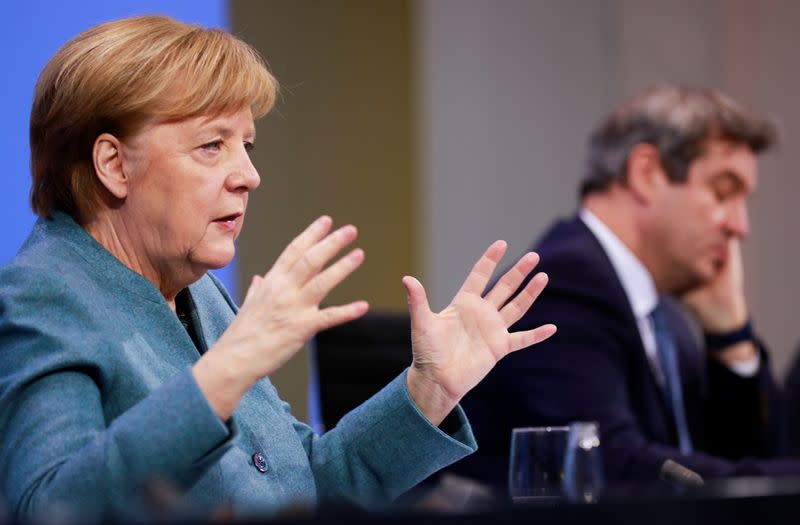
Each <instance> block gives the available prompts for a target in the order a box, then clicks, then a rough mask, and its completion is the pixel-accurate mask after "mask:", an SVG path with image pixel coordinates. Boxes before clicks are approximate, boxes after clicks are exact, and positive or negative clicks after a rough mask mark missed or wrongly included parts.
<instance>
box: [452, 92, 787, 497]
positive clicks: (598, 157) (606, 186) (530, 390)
mask: <svg viewBox="0 0 800 525" xmlns="http://www.w3.org/2000/svg"><path fill="white" fill-rule="evenodd" d="M774 140H775V128H774V126H773V125H772V123H770V122H769V121H768V120H766V119H763V118H761V117H758V116H755V115H752V114H750V113H749V112H748V111H746V110H745V109H744V108H742V107H741V106H740V105H739V104H737V103H736V102H735V101H733V100H731V99H730V98H728V97H727V96H725V95H723V94H721V93H719V92H716V91H713V90H710V89H702V88H692V87H677V86H665V87H659V88H656V89H652V90H649V91H647V92H644V93H641V94H639V95H638V96H636V97H634V98H632V99H630V100H627V101H625V102H623V103H622V104H621V105H620V106H619V107H617V108H616V109H615V110H613V112H612V113H611V114H610V115H608V116H607V118H606V119H605V120H604V121H603V122H602V123H601V124H600V125H599V127H598V128H597V129H596V130H595V131H594V132H593V134H592V135H591V137H590V140H589V145H588V152H587V159H586V168H587V172H586V175H585V178H584V180H583V181H582V184H581V188H580V197H581V202H580V210H579V211H578V213H577V214H576V215H575V216H573V217H572V218H570V219H567V220H563V221H560V222H557V223H556V224H555V225H554V226H552V228H551V229H550V230H549V231H548V232H547V233H546V234H545V235H544V237H543V238H542V239H541V240H540V241H539V242H538V243H537V244H536V245H535V246H534V248H533V249H534V250H535V251H537V252H538V253H539V254H540V256H541V265H540V267H541V269H542V270H543V271H545V272H547V273H548V275H549V277H550V284H549V285H548V287H547V290H545V292H544V293H543V295H542V296H541V297H540V298H539V300H538V302H537V308H536V309H535V311H533V310H532V311H530V312H528V313H527V314H526V315H525V316H524V317H523V318H522V319H521V320H520V321H519V322H518V323H517V325H516V329H518V330H525V329H528V328H530V327H533V326H538V325H539V324H541V323H543V322H548V323H550V322H552V323H555V324H556V325H557V326H558V333H557V334H556V335H555V336H554V337H553V338H552V339H550V340H549V341H547V342H545V343H543V344H542V345H539V346H538V347H537V348H535V349H527V350H525V351H522V352H518V353H516V354H514V355H513V356H511V357H510V358H509V359H507V360H506V361H504V362H502V363H501V364H500V366H498V367H497V368H495V370H494V371H493V372H492V373H491V374H490V375H489V377H487V379H486V380H484V381H483V383H481V385H480V386H479V387H478V388H477V389H476V390H475V391H473V393H472V394H471V395H470V396H468V397H467V398H466V399H465V401H464V405H465V408H466V409H467V412H468V414H469V416H470V421H471V422H472V423H473V428H474V429H475V431H476V436H477V439H478V443H479V445H480V448H479V451H478V453H477V455H476V456H475V457H474V458H473V459H469V460H467V461H465V462H463V464H460V465H458V470H459V472H461V473H462V474H466V475H469V476H471V477H474V478H478V479H481V480H484V481H487V482H489V483H491V484H492V485H495V486H503V485H504V484H505V483H506V479H507V469H508V450H509V442H510V436H511V430H512V428H514V427H521V426H538V425H563V424H568V423H569V422H572V421H596V422H598V423H599V429H600V435H601V444H602V451H603V458H604V463H605V471H606V476H607V477H608V478H609V479H610V480H611V481H623V480H624V481H633V480H655V479H657V478H658V476H659V473H660V470H661V469H662V466H663V465H664V463H665V461H667V460H668V459H672V460H673V461H676V462H677V463H679V464H681V465H684V466H686V467H688V468H690V469H692V470H694V471H696V472H698V473H699V474H700V475H702V476H707V477H719V476H731V475H758V474H783V473H793V472H794V473H800V461H794V460H787V459H784V460H769V459H766V458H773V457H775V456H776V455H777V454H779V453H780V452H781V451H782V449H783V447H784V445H785V443H783V442H782V439H781V435H782V431H781V428H780V427H781V426H782V425H781V421H780V419H781V418H780V417H779V416H778V414H777V408H776V407H777V392H776V388H775V384H774V381H773V379H772V377H771V375H770V370H769V363H768V355H767V353H766V351H765V349H764V348H763V346H762V345H760V344H759V343H758V341H757V339H756V338H755V336H754V334H753V330H752V326H751V324H750V321H749V312H748V309H747V305H746V302H745V298H744V289H743V282H742V281H743V279H742V267H741V255H740V250H739V241H740V240H741V239H742V238H744V237H745V236H746V235H747V233H748V216H747V200H748V197H749V196H750V194H751V193H752V192H753V191H754V190H755V189H756V186H757V184H758V171H757V159H756V156H757V155H758V154H759V153H763V152H765V151H766V150H768V149H769V148H770V147H771V145H772V144H773V142H774ZM676 300H680V301H681V302H682V303H683V306H685V307H686V309H684V308H682V307H681V306H679V305H678V303H677V301H676ZM687 310H688V311H689V312H691V314H693V316H694V317H695V319H696V321H697V325H698V326H699V327H700V329H701V331H702V334H701V336H700V337H697V334H696V333H695V332H694V331H693V330H692V329H691V327H690V324H689V323H688V322H687V321H688V319H687V317H686V315H685V314H686V311H687Z"/></svg>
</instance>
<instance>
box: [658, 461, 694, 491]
mask: <svg viewBox="0 0 800 525" xmlns="http://www.w3.org/2000/svg"><path fill="white" fill-rule="evenodd" d="M658 478H659V479H660V480H661V481H666V482H667V483H669V484H670V485H672V486H674V487H679V488H691V489H696V488H700V487H702V486H703V485H705V482H704V481H703V478H702V477H700V474H698V473H697V472H695V471H694V470H690V469H688V468H686V467H684V466H683V465H681V464H680V463H677V462H675V461H672V460H671V459H668V460H666V461H665V462H664V463H663V464H662V465H661V468H660V469H659V471H658Z"/></svg>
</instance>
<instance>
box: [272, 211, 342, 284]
mask: <svg viewBox="0 0 800 525" xmlns="http://www.w3.org/2000/svg"><path fill="white" fill-rule="evenodd" d="M332 224H333V220H332V219H331V218H330V217H328V216H327V215H323V216H322V217H320V218H318V219H317V220H315V221H314V222H312V223H311V224H310V225H309V226H308V227H307V228H306V229H305V230H303V232H302V233H301V234H300V235H298V236H297V237H295V238H294V239H292V242H290V243H289V245H288V246H286V248H285V249H284V250H283V252H282V253H281V254H280V255H279V256H278V260H277V261H275V265H274V266H273V268H275V269H277V270H280V271H288V270H289V268H291V267H292V266H294V264H295V263H296V262H297V260H298V259H300V257H302V256H303V254H304V253H305V252H307V251H308V249H309V248H311V246H313V245H314V244H315V243H317V242H319V240H320V239H322V238H323V237H325V235H327V233H328V232H329V231H330V229H331V225H332Z"/></svg>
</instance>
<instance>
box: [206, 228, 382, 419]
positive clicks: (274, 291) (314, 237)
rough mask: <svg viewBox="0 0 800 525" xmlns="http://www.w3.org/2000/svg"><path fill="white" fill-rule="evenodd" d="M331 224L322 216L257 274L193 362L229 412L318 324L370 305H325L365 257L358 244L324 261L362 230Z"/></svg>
mask: <svg viewBox="0 0 800 525" xmlns="http://www.w3.org/2000/svg"><path fill="white" fill-rule="evenodd" d="M331 225H332V221H331V218H330V217H328V216H323V217H320V218H319V219H317V220H316V221H314V222H313V223H312V224H311V225H310V226H309V227H308V228H306V229H305V231H303V232H302V233H301V234H300V235H298V236H297V237H296V238H295V239H294V240H293V241H292V242H291V243H289V245H288V246H287V247H286V249H285V250H284V251H283V253H281V255H280V256H279V257H278V260H277V261H276V262H275V264H274V265H273V266H272V268H271V269H270V270H269V271H268V272H267V273H266V274H265V275H263V276H255V277H253V281H252V283H251V284H250V288H249V289H248V290H247V294H246V295H245V299H244V302H243V303H242V306H241V308H240V309H239V313H238V315H237V316H236V318H235V319H234V321H233V322H232V323H231V325H230V326H229V327H228V329H227V330H226V331H225V333H224V334H223V335H222V337H220V339H219V341H218V342H217V344H216V345H214V347H213V348H212V349H211V350H209V351H208V352H206V354H205V355H204V356H203V358H201V359H200V361H198V362H197V364H196V365H195V369H194V373H195V378H196V379H197V381H198V383H199V384H200V387H201V389H202V390H203V392H204V393H205V394H206V397H207V398H208V399H209V402H210V403H211V405H212V406H213V407H214V408H215V410H216V411H217V414H218V415H220V417H221V418H222V419H223V420H224V419H227V417H228V416H230V413H231V412H232V411H233V409H234V408H235V407H236V404H238V401H239V399H240V398H241V396H242V395H244V392H246V391H247V389H249V388H250V386H252V384H253V383H255V381H257V380H259V379H261V378H262V377H264V376H268V375H270V374H272V373H273V372H275V371H276V370H278V369H279V368H280V367H281V366H283V364H284V363H286V361H288V360H289V359H290V358H291V357H292V356H293V355H294V354H295V353H297V351H298V350H300V348H302V346H303V345H304V344H305V343H306V341H308V340H309V339H310V338H311V337H313V336H314V335H315V334H316V333H317V332H319V331H320V330H324V329H326V328H330V327H332V326H336V325H339V324H342V323H346V322H348V321H351V320H353V319H356V318H358V317H361V316H362V315H364V314H365V313H366V312H367V309H368V305H367V303H366V301H355V302H352V303H349V304H345V305H341V306H330V307H327V308H321V307H320V302H322V300H323V299H324V298H325V297H326V296H327V295H328V293H329V292H330V291H331V290H332V289H333V288H335V287H336V286H337V285H338V284H339V283H341V282H342V281H343V280H344V279H345V278H346V277H347V276H349V275H350V274H351V273H353V271H355V270H356V268H358V267H359V266H360V265H361V263H362V262H363V261H364V252H363V250H361V249H360V248H355V249H353V250H351V251H350V252H349V253H347V254H346V255H345V256H343V257H341V258H340V259H338V260H337V261H335V262H334V263H333V264H331V265H330V266H328V267H326V265H327V264H328V263H329V262H330V261H331V260H332V259H333V258H334V257H335V256H336V254H337V253H339V252H340V251H341V250H342V249H343V248H344V247H346V246H347V245H349V244H350V243H352V242H353V241H354V240H355V239H356V237H357V235H358V232H357V230H356V228H355V226H352V225H347V226H343V227H341V228H339V229H337V230H336V231H334V232H330V229H331ZM204 360H205V361H207V363H203V361H204ZM212 363H213V366H212Z"/></svg>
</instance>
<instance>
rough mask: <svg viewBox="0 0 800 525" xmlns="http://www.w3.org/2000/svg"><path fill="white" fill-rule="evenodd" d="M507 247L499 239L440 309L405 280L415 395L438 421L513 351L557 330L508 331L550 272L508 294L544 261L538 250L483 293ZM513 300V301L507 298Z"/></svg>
mask: <svg viewBox="0 0 800 525" xmlns="http://www.w3.org/2000/svg"><path fill="white" fill-rule="evenodd" d="M505 251H506V243H505V242H504V241H496V242H495V243H494V244H492V245H491V246H490V247H489V249H488V250H486V252H485V253H484V254H483V256H482V257H481V258H480V260H478V262H477V263H476V264H475V266H474V267H473V268H472V271H471V272H470V274H469V275H468V276H467V279H466V280H465V281H464V284H463V285H462V286H461V289H460V290H459V291H458V293H457V294H456V296H455V297H454V298H453V300H452V301H451V302H450V304H449V305H448V306H447V307H446V308H445V309H444V310H442V311H441V312H439V313H434V312H432V311H431V310H430V306H429V305H428V300H427V297H426V295H425V289H424V288H423V286H422V284H420V282H419V281H417V280H416V279H415V278H413V277H408V276H407V277H404V278H403V285H404V286H405V288H406V293H407V296H408V305H409V310H410V312H411V344H412V351H413V355H414V360H413V363H412V365H411V368H410V369H409V371H408V376H407V381H408V389H409V392H410V393H411V397H412V398H413V399H414V401H415V402H416V403H417V406H418V407H419V408H420V410H421V411H422V412H423V413H424V414H425V416H426V417H427V418H428V419H429V420H430V421H431V423H433V424H434V425H437V426H438V425H439V424H440V423H441V422H442V421H443V420H444V418H445V417H447V415H448V414H449V413H450V412H451V411H452V410H453V408H455V406H456V404H458V402H459V401H460V400H461V398H462V397H463V396H464V394H466V393H467V392H469V391H470V390H471V389H472V388H473V387H475V385H477V384H478V383H479V382H480V381H481V379H483V378H484V377H485V376H486V374H488V373H489V371H490V370H491V369H492V368H493V367H494V365H495V364H496V363H497V362H498V361H499V360H500V359H502V358H503V357H505V356H506V355H507V354H509V353H510V352H514V351H516V350H519V349H522V348H526V347H528V346H531V345H534V344H536V343H539V342H541V341H544V340H545V339H547V338H548V337H550V336H551V335H553V334H554V333H555V332H556V327H555V325H552V324H546V325H542V326H539V327H537V328H535V329H533V330H526V331H523V332H515V333H509V332H508V328H509V327H510V326H511V325H512V324H514V323H515V322H516V321H517V320H519V319H520V318H521V317H522V316H523V315H524V314H525V312H527V311H528V308H530V306H531V305H532V304H533V302H534V301H535V300H536V298H537V297H538V296H539V294H540V293H541V291H542V290H543V289H544V287H545V285H546V284H547V275H546V274H544V273H539V274H537V275H535V276H534V277H533V278H532V279H531V280H530V282H529V283H528V284H527V285H526V286H525V289H524V290H522V291H521V292H520V293H519V294H518V295H517V296H516V297H514V299H513V300H511V301H508V300H509V298H510V297H511V296H512V295H513V294H514V292H515V291H516V290H517V288H519V286H520V285H521V284H522V282H523V280H524V279H525V277H526V276H527V275H528V274H529V273H530V272H531V271H532V270H533V268H534V267H535V266H536V265H537V264H538V262H539V256H538V255H537V254H536V253H533V252H531V253H528V254H526V255H525V256H524V257H522V258H521V259H520V260H519V261H517V264H515V265H514V267H513V268H512V269H511V270H509V271H508V272H507V273H506V274H505V275H503V277H502V278H501V279H500V280H499V281H498V282H497V284H495V286H494V287H493V288H492V289H491V290H490V291H489V292H488V293H487V294H486V295H485V296H483V291H484V289H485V288H486V285H487V284H488V283H489V280H490V279H491V276H492V274H493V273H494V270H495V268H496V266H497V263H498V262H499V261H500V259H501V258H502V257H503V254H504V253H505ZM507 301H508V304H506V302H507Z"/></svg>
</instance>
